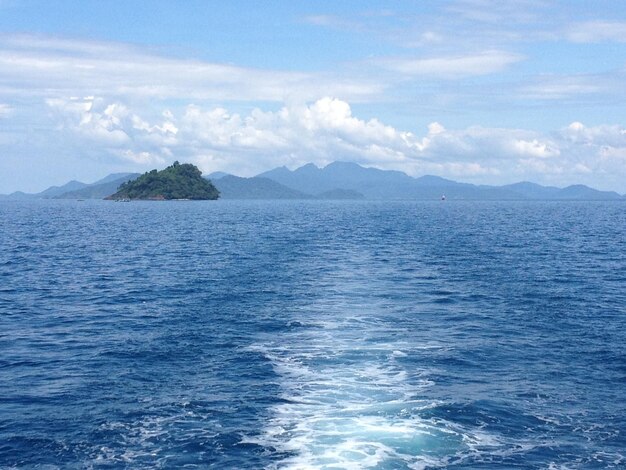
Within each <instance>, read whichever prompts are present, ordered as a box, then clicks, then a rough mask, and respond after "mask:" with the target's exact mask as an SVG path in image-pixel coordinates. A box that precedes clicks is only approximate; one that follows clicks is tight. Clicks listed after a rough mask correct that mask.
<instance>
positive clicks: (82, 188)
mask: <svg viewBox="0 0 626 470" xmlns="http://www.w3.org/2000/svg"><path fill="white" fill-rule="evenodd" d="M138 177H139V173H112V174H110V175H109V176H106V177H104V178H102V179H100V180H98V181H96V182H95V183H91V184H87V183H81V182H80V181H74V180H72V181H70V182H69V183H66V184H64V185H63V186H51V187H50V188H48V189H46V190H45V191H41V192H40V193H35V194H27V193H23V192H21V191H17V192H14V193H11V194H8V195H0V198H3V199H104V198H105V197H106V196H109V195H111V194H113V193H114V192H116V191H117V188H119V186H120V185H121V184H122V183H125V182H127V181H131V180H134V179H136V178H138Z"/></svg>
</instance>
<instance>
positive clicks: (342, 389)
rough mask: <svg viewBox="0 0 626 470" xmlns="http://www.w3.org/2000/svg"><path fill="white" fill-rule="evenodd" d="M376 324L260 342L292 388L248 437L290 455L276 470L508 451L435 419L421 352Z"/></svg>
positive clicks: (426, 462) (351, 322) (432, 463)
mask: <svg viewBox="0 0 626 470" xmlns="http://www.w3.org/2000/svg"><path fill="white" fill-rule="evenodd" d="M366 323H367V322H366V321H363V320H357V319H354V318H353V319H348V320H346V321H345V322H329V323H324V324H321V325H318V326H317V327H316V328H304V329H301V330H300V331H295V332H294V331H291V332H289V333H287V334H286V335H285V336H284V337H281V338H276V337H275V338H273V339H270V338H268V339H267V341H266V342H263V343H259V344H256V345H254V346H253V349H255V350H256V351H257V352H259V353H261V354H263V355H264V356H265V357H266V358H267V359H268V360H270V361H271V363H272V365H273V368H274V370H275V372H276V373H277V375H278V376H279V377H280V386H281V390H282V395H281V397H280V403H279V404H277V405H275V406H273V407H272V408H271V409H270V413H271V415H270V417H269V419H268V421H267V425H266V426H265V429H263V431H262V433H261V435H259V436H247V437H246V438H245V439H244V441H246V442H254V443H256V444H259V445H262V446H264V447H265V448H266V449H270V451H271V452H272V453H275V454H277V455H279V456H280V460H279V461H278V462H277V463H275V464H274V465H273V466H270V467H269V468H281V469H310V468H317V469H331V468H332V469H339V468H341V469H365V468H411V469H422V468H433V467H443V466H447V465H450V464H452V463H458V462H461V461H463V460H464V459H465V458H467V457H468V456H470V455H475V454H476V453H480V452H484V451H487V450H490V451H493V450H494V449H495V448H498V447H500V442H499V441H498V439H496V438H495V437H494V436H490V435H488V434H486V433H483V432H481V430H480V429H479V428H476V429H465V428H464V427H463V426H459V425H457V424H455V423H452V422H450V421H447V420H445V419H440V418H434V417H432V413H426V412H427V411H428V410H431V411H432V409H433V408H437V407H438V406H439V405H440V403H437V402H433V401H429V400H426V399H424V398H422V397H423V396H424V392H425V391H426V390H427V389H428V388H429V387H431V386H432V385H433V383H432V381H431V380H429V378H428V377H429V371H427V370H424V369H418V368H416V367H414V366H413V365H411V364H410V362H411V360H410V359H411V358H410V356H412V350H414V349H415V348H416V347H415V346H412V345H410V344H408V343H407V342H402V341H395V342H389V341H384V340H383V339H382V336H381V335H380V333H382V332H381V330H380V326H381V325H380V323H378V325H376V324H369V325H367V324H366ZM375 323H376V322H375ZM365 332H368V333H367V334H366V333H365ZM385 333H389V332H385ZM385 336H386V335H385ZM377 337H378V339H377ZM424 347H427V348H432V347H436V346H432V345H429V346H424ZM423 414H430V415H431V417H428V418H423V417H422V415H423Z"/></svg>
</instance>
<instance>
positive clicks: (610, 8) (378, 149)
mask: <svg viewBox="0 0 626 470" xmlns="http://www.w3.org/2000/svg"><path fill="white" fill-rule="evenodd" d="M175 160H178V161H180V162H188V163H194V164H196V165H197V166H198V167H199V168H200V169H201V170H202V171H203V172H204V173H210V172H213V171H225V172H229V173H233V174H236V175H239V176H253V175H256V174H258V173H260V172H262V171H265V170H269V169H272V168H275V167H278V166H283V165H284V166H287V167H288V168H291V169H295V168H297V167H299V166H301V165H304V164H306V163H309V162H313V163H315V164H316V165H318V166H320V167H321V166H324V165H326V164H328V163H330V162H333V161H353V162H356V163H359V164H361V165H364V166H370V167H376V168H381V169H394V170H400V171H404V172H406V173H408V174H410V175H412V176H421V175H425V174H432V175H438V176H443V177H446V178H450V179H454V180H457V181H464V182H468V183H474V184H495V185H501V184H509V183H514V182H518V181H533V182H536V183H540V184H544V185H552V186H559V187H564V186H567V185H570V184H586V185H589V186H592V187H594V188H597V189H603V190H613V191H617V192H619V193H621V194H624V193H626V2H624V1H623V0H612V1H607V0H595V1H594V2H589V1H586V0H584V1H580V0H579V1H576V0H569V1H551V0H517V1H515V2H502V1H491V0H449V1H445V0H442V1H435V0H423V1H415V0H410V1H401V0H388V1H384V2H383V1H371V0H358V1H352V0H342V1H341V2H337V1H326V0H317V1H315V2H310V1H302V0H284V1H272V0H265V1H263V2H258V1H247V0H238V1H236V2H235V1H208V0H206V1H205V0H202V1H200V0H198V1H194V0H187V1H185V2H172V1H161V0H153V1H150V2H128V1H117V0H110V1H107V2H103V1H95V0H82V1H80V2H77V1H69V0H57V1H54V2H50V1H47V0H45V1H44V0H0V193H3V194H6V193H10V192H13V191H17V190H21V191H25V192H38V191H41V190H43V189H46V188H47V187H49V186H51V185H61V184H64V183H66V182H68V181H69V180H72V179H76V180H79V181H83V182H86V183H90V182H93V181H96V180H98V179H100V178H102V177H104V176H106V175H108V174H110V173H116V172H145V171H149V170H151V169H153V168H157V169H161V168H164V167H165V166H167V165H168V164H170V163H172V162H173V161H175Z"/></svg>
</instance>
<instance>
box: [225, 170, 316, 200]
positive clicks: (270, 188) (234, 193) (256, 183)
mask: <svg viewBox="0 0 626 470" xmlns="http://www.w3.org/2000/svg"><path fill="white" fill-rule="evenodd" d="M213 184H214V185H215V187H216V188H217V189H218V190H219V192H220V197H221V198H223V199H312V196H311V195H309V194H305V193H303V192H302V191H298V190H297V189H292V188H288V187H286V186H283V185H282V184H280V183H277V182H276V181H272V180H271V179H268V178H262V177H259V176H257V177H253V178H241V177H239V176H233V175H225V176H222V177H220V178H217V179H213Z"/></svg>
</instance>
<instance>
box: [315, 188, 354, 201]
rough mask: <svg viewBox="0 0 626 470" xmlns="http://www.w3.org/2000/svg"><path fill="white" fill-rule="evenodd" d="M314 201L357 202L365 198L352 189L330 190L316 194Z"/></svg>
mask: <svg viewBox="0 0 626 470" xmlns="http://www.w3.org/2000/svg"><path fill="white" fill-rule="evenodd" d="M315 197H316V199H326V200H333V201H335V200H358V199H365V196H364V195H363V194H361V193H360V192H358V191H354V190H353V189H331V190H328V191H324V192H321V193H319V194H317V195H316V196H315Z"/></svg>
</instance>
